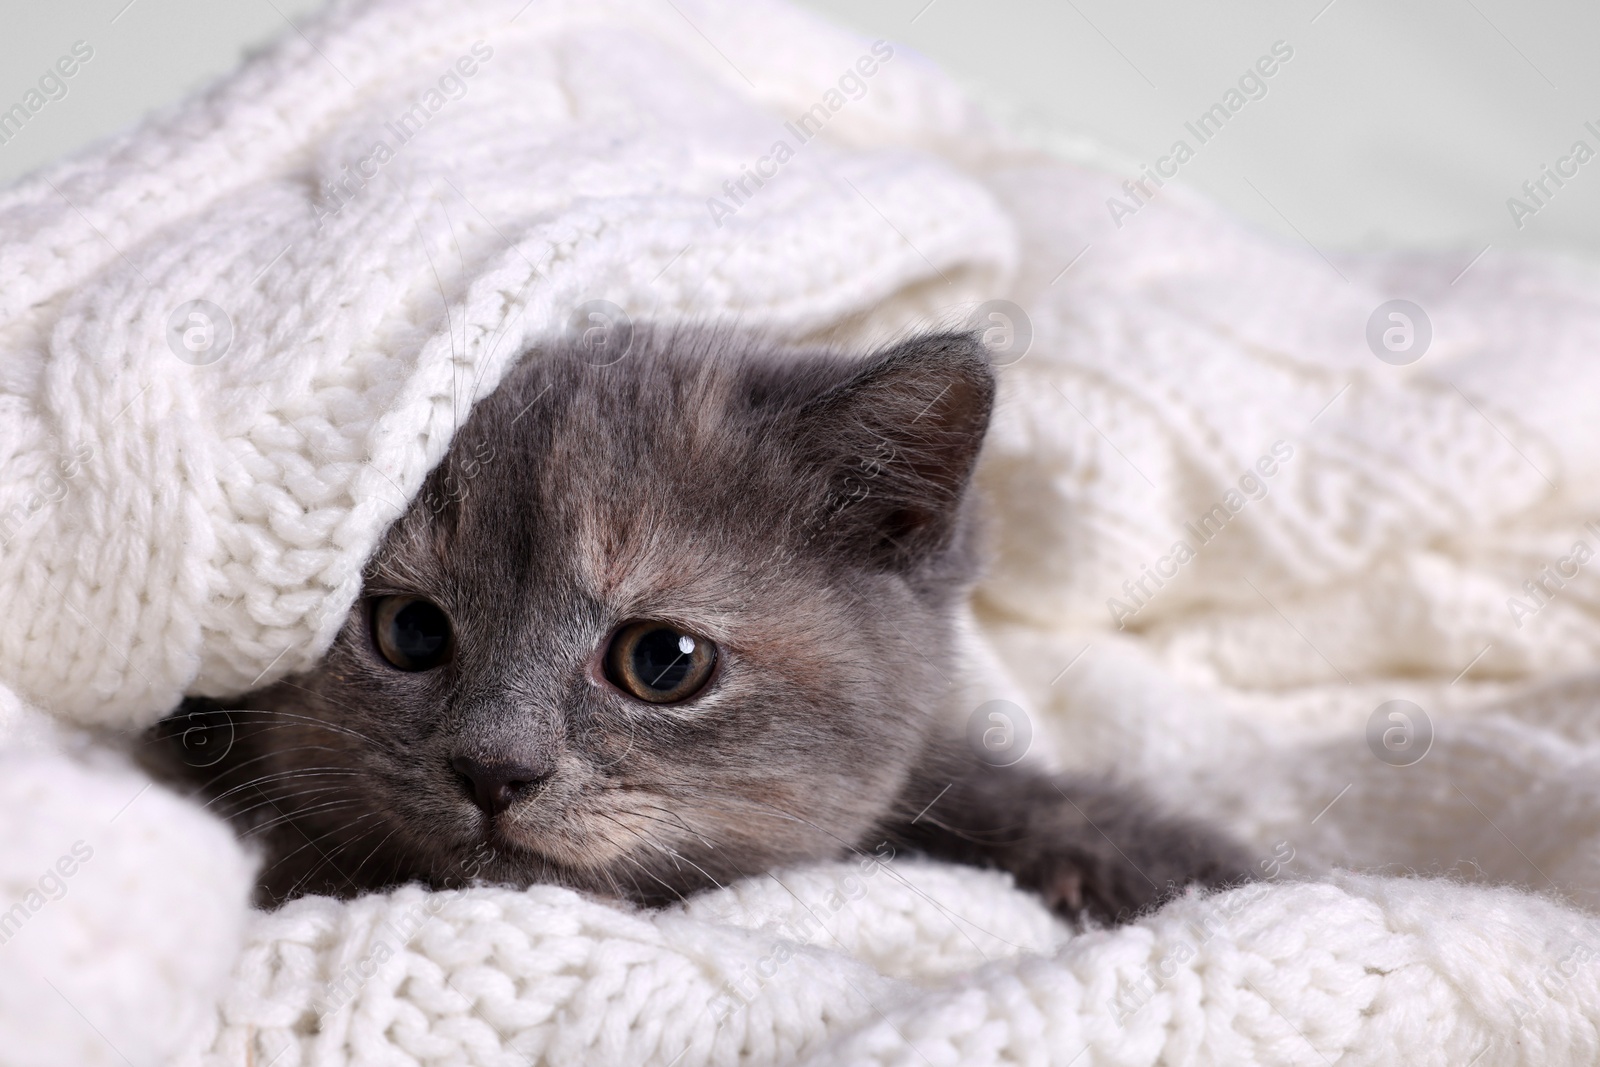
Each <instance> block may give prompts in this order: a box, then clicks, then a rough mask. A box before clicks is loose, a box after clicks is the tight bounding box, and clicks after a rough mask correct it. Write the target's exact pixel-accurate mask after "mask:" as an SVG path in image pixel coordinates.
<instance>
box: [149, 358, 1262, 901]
mask: <svg viewBox="0 0 1600 1067" xmlns="http://www.w3.org/2000/svg"><path fill="white" fill-rule="evenodd" d="M584 356H585V353H584V352H583V351H582V350H580V349H578V348H576V347H575V346H563V345H553V346H549V347H546V348H543V349H539V350H536V351H533V352H531V353H529V354H528V355H527V356H526V357H525V358H524V359H523V360H522V361H521V362H520V363H519V364H518V366H517V367H515V368H514V369H513V370H512V371H510V372H509V373H508V375H507V377H506V379H505V381H504V382H503V383H502V384H501V385H500V387H499V388H498V389H497V390H496V391H495V393H494V394H493V395H492V396H491V397H489V398H488V399H486V400H484V401H482V402H480V403H479V404H478V405H477V407H476V408H475V409H474V410H473V411H472V413H471V416H470V418H469V419H468V420H467V422H466V424H465V425H464V426H463V427H462V428H461V430H460V432H459V433H458V434H457V435H456V438H455V440H454V441H453V442H452V445H451V448H450V451H449V454H448V456H447V457H446V458H445V460H444V462H443V463H442V464H441V465H440V466H439V467H438V468H437V469H436V470H434V471H433V472H432V474H431V475H430V476H429V478H428V480H427V484H426V487H425V490H424V492H423V493H422V495H421V496H420V497H419V498H418V500H417V501H415V502H414V503H413V504H412V506H411V507H410V510H409V511H408V512H407V513H406V514H405V515H404V516H403V517H402V518H401V519H399V520H398V521H397V523H396V524H395V526H394V527H393V528H392V529H391V530H390V531H389V533H388V535H387V537H386V538H385V540H384V542H383V545H382V547H381V548H380V550H379V551H378V553H377V554H376V556H375V558H374V560H373V561H372V563H371V565H369V567H368V570H367V583H366V588H365V591H364V598H363V601H362V602H361V603H359V604H358V605H357V606H356V608H355V609H354V610H352V611H351V613H350V616H349V618H348V619H347V620H346V623H345V626H344V628H343V630H342V631H341V632H340V634H339V636H338V638H337V640H336V641H335V643H334V645H333V647H332V648H331V649H330V650H329V652H328V654H327V657H326V658H325V660H324V661H323V663H322V664H321V665H320V666H319V667H318V668H317V669H315V670H313V671H311V672H308V673H306V674H303V675H300V676H298V677H293V678H290V679H288V680H286V681H284V682H281V683H279V684H277V685H274V686H271V687H270V688H267V689H264V690H261V691H259V692H256V693H252V694H250V695H248V696H246V697H242V698H239V699H237V700H235V701H231V702H228V703H227V704H219V703H215V702H207V701H189V702H186V704H185V705H184V707H183V708H181V709H180V710H179V711H178V712H177V713H176V714H175V715H174V716H173V717H172V718H171V719H169V720H168V721H167V723H166V724H165V726H164V728H163V729H162V733H163V734H164V735H165V736H166V738H167V739H168V740H167V742H166V751H167V753H168V755H169V757H173V758H171V759H170V763H171V764H172V765H173V766H177V767H180V768H181V769H183V772H184V773H185V774H186V775H187V776H188V777H189V779H190V780H191V781H194V782H196V783H199V784H200V785H201V786H202V788H203V789H204V791H205V792H206V793H207V794H208V795H209V796H211V797H212V798H214V801H215V803H217V805H218V806H219V807H220V808H222V809H223V810H225V811H227V812H228V813H229V814H231V815H232V817H233V818H234V819H235V820H236V821H237V822H238V823H239V825H240V826H241V827H243V828H247V829H248V832H250V833H252V834H254V835H258V836H259V838H260V839H261V840H263V841H265V842H266V845H267V852H268V859H267V864H268V865H267V866H266V869H265V870H264V872H263V874H262V881H261V896H262V900H263V902H264V903H277V902H281V901H283V900H285V899H288V898H290V897H293V896H295V895H298V894H302V893H328V894H334V895H338V896H349V895H352V894H355V893H357V892H359V891H363V890H368V889H377V888H381V887H385V886H390V885H394V884H397V883H401V882H405V881H408V880H421V881H424V882H427V883H429V884H432V885H435V886H452V885H460V884H464V883H465V882H467V881H469V880H472V879H478V880H487V881H492V882H505V883H511V884H517V885H525V884H529V883H534V882H556V883H561V884H565V885H570V886H574V887H578V888H582V889H587V890H592V891H596V892H600V893H604V894H612V895H618V896H623V897H627V898H630V899H634V900H638V901H641V902H646V903H660V902H665V901H669V900H672V899H676V898H677V897H679V896H680V895H682V894H685V893H688V892H691V891H693V890H696V889H700V888H703V887H707V886H711V885H713V884H719V883H726V882H728V881H729V880H731V879H735V878H738V877H741V876H744V875H750V874H755V873H758V872H761V871H765V870H768V869H771V868H774V867H777V866H780V865H783V864H792V863H798V862H802V861H807V860H817V859H825V858H831V857H840V856H844V855H847V854H849V853H851V852H852V851H854V850H866V851H870V850H873V849H874V848H875V847H878V846H879V845H880V843H882V842H884V841H888V842H890V843H891V845H892V846H894V847H898V848H911V849H914V850H918V851H921V852H925V853H927V854H930V855H933V856H939V857H944V858H947V859H952V860H956V861H959V862H964V863H971V864H978V865H983V866H992V867H998V868H1001V869H1003V870H1006V871H1009V872H1011V873H1012V874H1013V875H1014V876H1015V877H1016V879H1017V880H1018V882H1019V883H1021V884H1022V885H1024V886H1026V887H1028V888H1030V889H1033V890H1035V891H1037V892H1039V893H1041V894H1042V895H1043V896H1044V897H1045V899H1046V900H1048V901H1049V902H1050V903H1051V904H1052V905H1054V906H1055V907H1057V908H1058V909H1059V910H1061V911H1063V912H1066V913H1071V914H1076V913H1081V912H1087V913H1090V914H1092V915H1094V916H1096V917H1098V918H1101V919H1109V920H1118V919H1125V918H1127V917H1129V916H1131V915H1132V914H1134V913H1135V912H1137V911H1139V910H1140V909H1143V908H1145V907H1147V906H1149V905H1151V904H1153V903H1155V902H1157V901H1158V900H1160V899H1161V898H1162V897H1164V896H1166V895H1168V894H1169V893H1170V892H1172V891H1174V890H1175V888H1177V887H1179V886H1181V885H1184V884H1188V883H1200V884H1203V885H1208V886H1216V885H1221V884H1225V883H1228V882H1233V881H1240V880H1243V879H1245V878H1246V877H1248V874H1247V863H1246V860H1245V858H1244V857H1243V855H1242V854H1241V852H1240V851H1239V850H1238V849H1237V848H1236V847H1234V846H1233V845H1231V844H1229V843H1227V842H1225V841H1224V840H1222V839H1221V838H1220V837H1218V836H1217V835H1215V834H1214V833H1212V832H1210V831H1208V830H1206V829H1204V828H1201V827H1199V826H1196V825H1193V824H1191V823H1187V822H1184V821H1181V820H1174V819H1169V818H1165V817H1163V816H1160V815H1157V814H1155V813H1154V812H1153V810H1152V809H1151V808H1150V807H1149V806H1148V805H1147V804H1146V803H1145V802H1144V801H1142V800H1141V799H1140V798H1139V797H1137V796H1134V795H1131V794H1129V793H1127V792H1126V791H1122V790H1118V789H1114V788H1111V787H1108V786H1105V785H1103V784H1097V783H1094V782H1085V781H1080V780H1068V779H1059V778H1051V777H1046V776H1043V775H1041V774H1039V773H1037V772H1035V771H1032V770H1030V769H1028V768H1027V767H1026V766H1024V765H1018V766H1012V767H1006V768H991V767H989V766H986V765H985V764H984V763H982V762H979V761H978V760H977V759H975V758H974V757H973V755H972V753H971V752H970V751H969V750H968V748H967V744H966V740H965V738H964V736H961V735H960V734H959V730H958V729H952V728H950V727H948V726H947V725H946V724H947V723H948V722H949V721H950V720H951V718H952V716H951V715H950V714H949V713H950V712H955V713H957V714H956V718H958V719H959V718H964V716H965V712H966V711H967V710H968V709H965V708H950V707H948V705H949V703H950V702H951V700H952V693H953V692H954V690H953V688H952V687H951V686H950V685H949V679H950V678H951V676H952V674H953V672H954V671H955V670H956V666H957V665H956V658H955V648H954V641H953V635H952V621H951V616H952V611H953V608H954V606H955V604H956V603H957V601H958V600H959V599H960V598H961V597H963V596H965V595H966V592H967V589H968V586H969V584H970V582H971V581H972V579H973V577H974V574H975V570H976V567H977V559H978V557H977V550H976V522H975V516H974V515H973V508H974V506H973V504H972V502H971V500H970V496H971V494H969V493H968V492H967V489H968V482H969V480H970V476H971V472H972V468H973V464H974V462H975V460H976V458H977V454H978V450H979V447H980V445H981V442H982V439H983V435H984V431H985V429H986V427H987V424H988V420H989V414H990V408H991V404H992V401H993V395H994V379H993V373H992V371H991V370H990V367H989V365H988V362H987V360H986V359H985V356H984V354H983V349H982V347H981V346H980V345H979V344H978V343H977V341H976V340H975V339H974V338H972V337H969V336H966V335H960V334H946V335H935V336H927V337H922V338H919V339H916V340H913V341H910V342H907V343H904V344H900V345H897V346H894V347H891V348H889V349H886V350H884V351H882V352H879V353H877V354H876V355H874V356H872V357H871V358H868V359H866V360H865V361H862V360H851V359H845V358H842V357H839V356H836V355H830V354H826V353H810V354H799V355H796V354H793V353H777V352H774V351H771V350H768V349H766V348H764V347H763V346H762V345H760V344H757V343H752V342H748V341H742V340H740V339H739V338H736V337H730V336H727V335H710V334H706V333H696V332H679V333H675V334H664V333H661V332H650V331H640V332H639V334H638V336H637V337H636V339H635V342H634V350H633V351H632V352H631V353H630V354H629V355H628V356H627V358H625V359H623V360H621V361H620V362H618V363H616V364H615V365H611V366H603V367H602V366H595V365H591V364H590V363H588V362H586V361H585V358H584ZM386 594H387V595H394V594H414V595H420V596H424V597H427V598H429V599H431V600H432V601H434V602H435V603H436V604H438V605H439V606H440V607H442V608H443V609H444V611H445V612H446V613H447V614H448V615H449V617H450V618H451V620H452V622H453V624H454V627H455V632H456V641H457V645H456V650H455V653H454V658H453V660H452V661H451V662H450V663H448V664H446V665H445V666H442V667H439V668H436V669H434V670H430V671H424V672H419V673H405V672H402V671H398V670H396V669H394V668H393V667H391V666H389V665H388V663H386V662H385V661H384V660H383V659H382V658H380V656H379V655H378V654H377V652H376V651H375V649H374V641H373V637H372V634H371V623H370V613H369V611H368V610H367V607H366V604H367V599H368V598H371V597H376V596H381V595H386ZM641 618H643V619H663V620H669V621H671V622H673V623H675V624H677V625H679V626H681V627H683V628H684V629H687V630H691V631H695V632H698V633H699V634H702V635H705V636H706V637H709V638H710V639H712V640H713V641H715V642H716V643H717V645H718V646H719V648H720V650H721V651H720V660H719V663H718V665H717V668H716V672H717V673H716V674H715V675H714V676H713V680H712V682H711V683H710V684H709V686H708V687H707V689H706V690H705V692H704V693H703V694H702V695H701V696H700V697H698V698H697V699H694V700H691V701H689V702H687V703H684V704H679V705H652V704H647V703H643V702H641V701H639V700H637V699H634V698H631V697H629V696H627V695H625V694H624V693H622V692H621V691H619V690H617V689H616V688H615V687H613V686H611V685H609V684H608V683H606V682H605V680H604V678H603V677H602V674H601V672H600V671H599V669H598V667H597V665H596V664H597V655H598V652H597V650H598V649H601V648H602V646H604V645H605V643H606V641H607V638H608V635H610V634H611V633H612V631H613V630H614V629H615V628H616V627H617V625H618V624H619V623H621V622H623V621H625V620H630V619H641ZM196 731H199V733H198V734H197V733H196ZM197 740H198V741H200V742H204V743H205V744H209V746H210V747H209V748H206V747H205V745H204V744H196V741H197ZM224 749H226V756H225V757H224V758H221V759H217V758H216V753H218V752H221V751H223V750H224ZM195 753H200V754H201V755H200V756H199V757H196V756H195V755H194V754H195ZM461 755H466V756H468V757H470V758H472V759H477V760H481V761H486V762H493V761H497V760H512V761H514V762H520V763H525V764H533V765H538V766H540V767H543V768H545V769H546V770H548V771H549V772H550V774H549V777H548V778H545V779H544V780H543V781H542V782H541V783H539V784H538V785H537V788H534V789H530V790H528V791H527V792H526V793H524V794H522V795H521V796H520V797H519V799H517V801H516V802H515V803H513V804H512V806H511V807H510V808H509V809H508V810H506V811H504V812H502V813H501V814H499V815H498V816H497V817H494V818H490V817H488V816H486V814H485V813H484V811H482V810H480V809H479V808H478V807H477V806H475V804H474V802H473V799H472V795H471V791H470V789H469V788H468V787H467V786H466V784H465V783H464V781H463V779H462V777H461V776H460V775H459V774H457V773H456V772H455V771H454V770H453V769H452V765H451V763H452V760H453V759H454V758H456V757H458V756H461ZM184 764H188V767H187V768H183V765H184Z"/></svg>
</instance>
